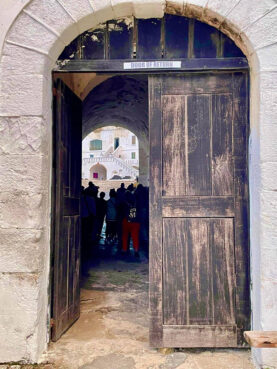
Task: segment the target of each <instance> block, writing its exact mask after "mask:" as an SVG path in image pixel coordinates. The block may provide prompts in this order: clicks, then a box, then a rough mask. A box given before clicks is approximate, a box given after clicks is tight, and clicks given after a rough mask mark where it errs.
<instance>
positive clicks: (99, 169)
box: [90, 164, 107, 181]
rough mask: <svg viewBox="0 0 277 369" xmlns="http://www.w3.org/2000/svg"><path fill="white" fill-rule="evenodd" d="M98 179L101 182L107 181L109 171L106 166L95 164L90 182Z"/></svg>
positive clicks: (91, 170) (91, 169)
mask: <svg viewBox="0 0 277 369" xmlns="http://www.w3.org/2000/svg"><path fill="white" fill-rule="evenodd" d="M94 179H98V180H100V181H105V180H106V179H107V169H106V168H105V167H104V165H101V164H95V165H94V166H93V167H91V168H90V180H91V181H93V180H94Z"/></svg>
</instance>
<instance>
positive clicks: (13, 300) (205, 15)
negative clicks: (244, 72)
mask: <svg viewBox="0 0 277 369" xmlns="http://www.w3.org/2000/svg"><path fill="white" fill-rule="evenodd" d="M165 11H166V12H170V13H178V14H184V15H186V16H191V17H195V18H197V19H200V20H202V21H205V22H207V23H209V24H212V25H214V26H215V27H217V28H219V29H220V30H221V31H222V32H224V33H226V34H227V35H228V36H230V37H231V38H232V39H233V40H234V41H235V42H236V43H237V45H238V46H240V47H241V49H242V50H243V51H244V52H245V54H246V55H247V57H248V60H249V63H250V67H251V138H250V140H251V145H250V191H251V270H252V311H253V319H252V320H253V328H254V329H264V330H267V329H270V330H277V268H276V262H277V184H276V183H277V174H276V172H277V171H276V167H277V145H276V140H277V122H276V120H277V118H276V117H277V4H276V1H274V0H189V1H186V0H184V1H183V0H173V1H166V0H20V1H19V0H5V1H1V2H0V53H1V61H0V131H1V134H0V169H1V170H0V240H1V241H0V242H1V247H0V260H1V263H0V301H1V304H0V341H1V345H0V362H5V361H19V360H25V361H37V360H38V358H39V357H40V355H41V353H42V351H43V350H45V349H46V347H47V340H48V309H49V308H48V306H49V296H48V292H49V253H50V243H49V235H50V201H49V199H50V180H51V175H50V174H51V171H50V164H51V151H50V147H51V126H52V122H51V78H50V76H51V74H50V72H51V68H52V67H53V66H54V63H55V60H56V58H57V57H58V55H59V54H60V53H61V51H62V50H63V48H64V46H65V45H66V44H68V43H69V42H70V41H71V40H73V39H74V38H75V37H76V36H77V35H78V34H80V33H81V32H83V31H85V30H86V29H88V28H91V27H93V26H95V25H97V24H98V23H101V22H104V21H106V20H108V19H112V18H116V17H120V16H128V15H135V16H136V17H138V18H147V17H162V16H163V14H164V12H165ZM253 354H254V357H255V360H256V362H257V363H259V364H260V365H262V364H263V365H264V367H270V368H277V350H276V349H275V350H270V349H267V350H254V351H253Z"/></svg>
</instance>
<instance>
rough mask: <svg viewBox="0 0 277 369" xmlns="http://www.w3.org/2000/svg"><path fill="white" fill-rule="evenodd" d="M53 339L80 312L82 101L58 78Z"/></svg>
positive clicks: (55, 115)
mask: <svg viewBox="0 0 277 369" xmlns="http://www.w3.org/2000/svg"><path fill="white" fill-rule="evenodd" d="M54 91H55V93H54V95H55V96H54V121H55V127H54V142H55V144H54V170H53V172H54V173H53V176H54V177H53V187H54V192H55V193H54V204H53V205H54V211H53V213H54V218H53V222H52V223H53V258H54V260H53V269H54V270H53V283H52V285H53V298H52V316H53V327H52V340H53V341H57V340H58V339H59V337H60V336H61V335H62V334H63V333H64V332H65V331H66V330H67V329H68V328H69V327H70V326H71V325H72V323H73V322H74V321H75V320H76V319H78V318H79V315H80V289H79V269H80V236H81V232H80V190H81V157H82V152H81V143H82V103H81V100H80V99H79V98H78V97H77V96H76V95H75V94H74V93H73V92H72V91H71V90H70V89H69V88H68V87H67V86H66V85H65V84H64V83H63V82H62V81H61V80H58V81H57V82H56V88H55V89H54Z"/></svg>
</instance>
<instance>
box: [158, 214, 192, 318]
mask: <svg viewBox="0 0 277 369" xmlns="http://www.w3.org/2000/svg"><path fill="white" fill-rule="evenodd" d="M186 227H187V223H186V221H185V220H183V219H164V222H163V242H164V245H165V248H164V253H163V323H164V324H171V325H176V324H181V325H183V324H189V311H188V307H189V303H188V298H189V295H188V287H189V286H188V280H187V272H188V271H187V267H188V261H187V258H188V256H187V241H186V234H187V230H186Z"/></svg>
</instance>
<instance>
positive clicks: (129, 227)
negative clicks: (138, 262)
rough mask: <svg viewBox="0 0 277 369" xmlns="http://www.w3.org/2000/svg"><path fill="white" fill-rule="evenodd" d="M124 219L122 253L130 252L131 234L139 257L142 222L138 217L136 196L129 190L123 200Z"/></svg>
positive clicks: (136, 254)
mask: <svg viewBox="0 0 277 369" xmlns="http://www.w3.org/2000/svg"><path fill="white" fill-rule="evenodd" d="M123 214H124V215H123V220H122V254H123V255H126V254H127V252H128V237H129V234H130V235H131V238H132V240H133V247H134V250H135V257H139V228H140V223H139V222H138V218H137V209H136V198H135V196H134V194H132V193H131V192H129V191H126V193H125V199H124V202H123Z"/></svg>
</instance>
